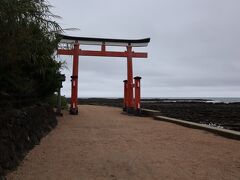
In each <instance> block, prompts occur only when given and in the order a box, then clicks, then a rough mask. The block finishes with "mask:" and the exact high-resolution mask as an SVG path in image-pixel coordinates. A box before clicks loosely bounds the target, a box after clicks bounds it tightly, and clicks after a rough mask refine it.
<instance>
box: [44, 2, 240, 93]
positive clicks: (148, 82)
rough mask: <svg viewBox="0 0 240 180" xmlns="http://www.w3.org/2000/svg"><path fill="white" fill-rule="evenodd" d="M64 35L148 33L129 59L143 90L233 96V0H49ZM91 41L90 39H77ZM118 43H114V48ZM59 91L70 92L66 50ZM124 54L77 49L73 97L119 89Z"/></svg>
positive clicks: (238, 73)
mask: <svg viewBox="0 0 240 180" xmlns="http://www.w3.org/2000/svg"><path fill="white" fill-rule="evenodd" d="M49 2H50V3H51V5H53V6H54V8H53V9H52V11H53V12H54V13H55V14H57V15H60V16H61V17H62V19H61V20H58V22H59V23H60V25H61V26H62V27H63V28H72V27H73V28H79V29H80V31H69V32H66V33H67V34H68V35H74V36H83V37H85V36H86V37H104V38H129V39H135V38H145V37H150V38H151V42H150V44H149V47H147V48H144V49H135V51H136V50H139V51H147V52H148V53H149V58H148V59H134V60H133V61H134V66H133V71H134V75H135V76H137V75H138V76H141V77H142V96H144V97H211V96H212V97H240V10H239V8H240V1H239V0H181V1H179V0H118V1H117V0H102V1H100V0H68V1H59V0H49ZM82 48H90V47H82ZM117 49H120V50H125V49H123V48H114V50H117ZM58 59H59V60H61V61H66V62H67V66H68V70H66V69H65V70H63V73H65V74H66V76H67V80H66V82H65V83H64V85H63V86H64V87H63V94H64V95H66V96H70V92H71V91H70V90H71V84H70V76H71V73H72V58H71V57H66V56H65V57H64V56H60V57H59V58H58ZM126 68H127V65H126V59H124V58H123V59H122V58H104V57H101V58H98V57H80V62H79V91H78V94H79V97H122V96H123V82H122V81H123V80H124V79H126V76H127V72H126V70H127V69H126Z"/></svg>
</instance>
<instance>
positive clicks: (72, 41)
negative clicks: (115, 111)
mask: <svg viewBox="0 0 240 180" xmlns="http://www.w3.org/2000/svg"><path fill="white" fill-rule="evenodd" d="M59 37H60V39H61V41H60V43H59V47H58V50H57V54H58V55H73V75H72V95H71V108H70V113H72V114H77V113H78V108H77V89H78V60H79V56H104V57H126V58H127V72H128V76H127V77H128V78H127V79H128V81H127V89H128V91H127V102H128V103H127V106H128V107H129V108H133V72H132V58H147V55H148V54H147V53H145V52H134V51H132V47H146V46H147V45H148V43H149V42H150V38H145V39H135V40H130V39H106V38H89V37H74V36H66V35H62V34H59ZM69 45H70V48H69ZM80 45H98V46H101V50H99V51H95V50H82V49H80V48H79V46H80ZM106 46H122V47H126V48H127V51H123V52H120V51H107V50H106Z"/></svg>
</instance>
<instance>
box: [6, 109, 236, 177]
mask: <svg viewBox="0 0 240 180" xmlns="http://www.w3.org/2000/svg"><path fill="white" fill-rule="evenodd" d="M79 110H80V114H79V115H78V116H71V115H68V113H67V112H65V114H64V117H63V118H60V119H59V124H58V126H57V127H56V129H54V130H53V131H52V132H51V133H49V134H48V135H47V136H46V137H45V138H43V139H42V141H41V144H40V145H38V146H36V147H35V148H34V149H33V150H32V151H31V152H30V153H29V154H28V155H27V156H26V158H25V160H24V161H23V162H22V164H21V165H20V166H19V168H18V169H17V170H16V171H14V172H12V173H10V174H8V176H7V179H9V180H10V179H24V180H27V179H43V180H45V179H83V180H84V179H104V180H105V179H124V180H125V179H137V180H139V179H144V180H145V179H184V180H188V179H189V180H192V179H202V180H206V179H211V180H212V179H216V180H221V179H226V180H231V179H236V180H239V179H240V151H239V149H240V141H236V140H231V139H226V138H223V137H220V136H216V135H214V134H211V133H208V132H205V131H201V130H196V129H190V128H186V127H182V126H178V125H175V124H172V123H167V122H160V121H154V120H153V119H151V118H143V117H135V116H127V115H125V114H122V112H121V109H120V108H112V107H104V106H90V105H82V106H80V107H79Z"/></svg>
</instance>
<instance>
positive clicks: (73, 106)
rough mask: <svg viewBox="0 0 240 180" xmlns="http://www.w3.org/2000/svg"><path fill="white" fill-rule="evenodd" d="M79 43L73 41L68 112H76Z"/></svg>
mask: <svg viewBox="0 0 240 180" xmlns="http://www.w3.org/2000/svg"><path fill="white" fill-rule="evenodd" d="M78 51H79V43H78V42H75V43H74V54H73V71H72V72H73V74H72V76H71V78H72V80H71V81H72V95H71V106H70V114H75V115H76V114H78V61H79V54H78Z"/></svg>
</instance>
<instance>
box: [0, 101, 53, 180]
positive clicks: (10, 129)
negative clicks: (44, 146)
mask: <svg viewBox="0 0 240 180" xmlns="http://www.w3.org/2000/svg"><path fill="white" fill-rule="evenodd" d="M56 125H57V119H56V117H55V114H54V111H53V109H52V108H51V107H50V106H48V105H37V106H33V107H28V108H24V109H21V110H16V109H10V110H8V111H7V112H4V113H2V114H0V179H1V176H3V175H4V174H5V173H6V172H7V171H8V170H12V169H14V168H16V167H17V165H18V164H19V163H20V162H21V160H22V159H23V158H24V156H25V155H26V154H27V152H28V151H29V150H30V149H32V148H33V147H34V145H36V144H39V142H40V140H41V138H42V137H43V136H45V135H46V134H47V133H48V132H49V131H50V130H51V129H53V128H54V127H55V126H56Z"/></svg>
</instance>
